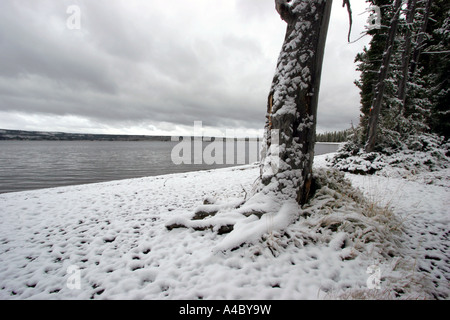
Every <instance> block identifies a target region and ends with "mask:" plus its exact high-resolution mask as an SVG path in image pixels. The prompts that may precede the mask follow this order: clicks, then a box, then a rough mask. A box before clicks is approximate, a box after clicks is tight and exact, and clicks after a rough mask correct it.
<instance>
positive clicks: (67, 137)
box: [0, 129, 262, 142]
mask: <svg viewBox="0 0 450 320" xmlns="http://www.w3.org/2000/svg"><path fill="white" fill-rule="evenodd" d="M178 136H179V137H183V136H182V135H174V136H150V135H126V134H93V133H67V132H47V131H26V130H8V129H0V140H3V141H5V140H11V141H172V137H178ZM189 137H190V138H192V137H191V136H189ZM193 138H194V139H202V140H203V141H208V142H209V141H212V140H215V139H224V137H216V138H215V137H209V136H203V137H193ZM234 139H235V140H246V141H249V140H252V141H254V140H257V141H262V138H260V137H250V138H248V137H245V138H234Z"/></svg>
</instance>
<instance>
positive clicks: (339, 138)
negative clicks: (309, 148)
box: [316, 129, 352, 142]
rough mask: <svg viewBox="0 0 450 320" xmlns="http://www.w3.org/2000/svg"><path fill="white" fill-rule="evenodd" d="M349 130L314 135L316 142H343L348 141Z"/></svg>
mask: <svg viewBox="0 0 450 320" xmlns="http://www.w3.org/2000/svg"><path fill="white" fill-rule="evenodd" d="M351 132H352V130H351V129H346V130H341V131H331V132H324V133H317V134H316V142H345V141H347V140H348V137H349V135H350V133H351Z"/></svg>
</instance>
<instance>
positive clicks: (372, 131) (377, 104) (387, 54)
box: [365, 0, 402, 153]
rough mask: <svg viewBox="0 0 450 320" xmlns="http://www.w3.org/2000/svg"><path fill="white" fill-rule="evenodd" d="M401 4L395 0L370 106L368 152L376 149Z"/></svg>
mask: <svg viewBox="0 0 450 320" xmlns="http://www.w3.org/2000/svg"><path fill="white" fill-rule="evenodd" d="M401 5H402V0H395V4H394V17H393V18H392V23H391V27H390V28H389V34H388V39H387V41H386V46H385V50H384V53H383V62H382V64H381V68H380V71H379V72H378V83H377V86H376V89H375V98H374V99H373V101H372V107H371V108H370V116H369V127H368V130H367V131H368V135H367V142H366V145H365V151H366V152H367V153H369V152H372V151H374V149H375V143H376V141H377V130H378V122H379V118H380V112H381V106H382V103H383V98H384V92H385V87H386V84H385V80H386V78H387V75H388V71H389V64H390V63H391V56H392V52H393V50H394V41H395V35H396V33H397V26H398V21H399V15H400V9H401Z"/></svg>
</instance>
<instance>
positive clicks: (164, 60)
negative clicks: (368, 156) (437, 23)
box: [0, 0, 369, 136]
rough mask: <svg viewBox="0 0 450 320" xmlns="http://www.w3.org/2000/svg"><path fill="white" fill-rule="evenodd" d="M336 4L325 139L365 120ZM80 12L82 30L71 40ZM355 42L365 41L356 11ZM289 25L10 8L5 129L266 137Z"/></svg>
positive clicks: (269, 11)
mask: <svg viewBox="0 0 450 320" xmlns="http://www.w3.org/2000/svg"><path fill="white" fill-rule="evenodd" d="M341 4H342V1H341V0H335V1H334V5H333V11H332V18H331V22H330V27H329V33H328V39H327V47H326V52H325V61H324V68H323V73H322V84H321V91H320V99H319V109H318V127H317V129H318V131H319V132H323V131H332V130H341V129H346V128H348V127H349V126H350V122H351V121H353V123H355V124H357V123H358V119H359V92H358V89H357V88H356V87H355V85H354V84H353V81H354V80H355V79H357V78H358V73H357V72H356V71H355V64H354V58H355V55H356V53H358V52H360V51H361V50H362V48H363V46H364V45H366V44H367V42H368V40H369V39H368V37H366V38H363V39H362V40H360V41H358V42H356V43H353V44H348V43H347V32H348V16H347V11H346V9H343V8H342V7H341ZM71 5H76V6H78V7H79V9H80V17H81V19H80V28H79V29H77V28H75V29H71V28H69V27H68V25H67V21H68V19H69V22H70V23H72V24H70V23H69V25H71V26H75V27H77V26H76V24H73V23H74V21H75V22H76V20H73V19H72V18H76V15H73V14H71V13H67V8H68V7H69V6H71ZM352 6H353V18H354V20H355V26H354V29H353V33H352V38H353V39H356V38H358V37H359V35H360V33H361V32H362V31H363V30H364V25H365V22H366V18H367V14H364V15H359V14H360V13H363V12H364V10H365V8H366V4H365V1H363V0H357V1H352ZM285 30H286V24H285V22H284V21H282V20H281V19H280V17H279V15H278V14H277V12H276V11H275V8H274V0H189V1H187V0H170V1H167V0H84V1H82V0H67V1H65V0H1V2H0V63H1V67H0V128H3V129H23V130H41V131H65V132H82V133H119V134H120V133H121V134H158V135H159V134H167V135H178V134H189V133H192V131H193V125H194V121H202V122H203V128H204V129H205V130H206V133H207V134H211V135H221V134H224V133H225V130H226V129H228V130H232V129H234V130H236V132H237V133H238V134H240V135H242V134H245V135H246V136H252V135H255V134H257V133H260V132H261V130H262V128H263V127H264V117H265V111H266V102H267V95H268V92H269V89H270V84H271V81H272V77H273V74H274V71H275V66H276V62H277V58H278V54H279V52H280V49H281V46H282V43H283V39H284V34H285Z"/></svg>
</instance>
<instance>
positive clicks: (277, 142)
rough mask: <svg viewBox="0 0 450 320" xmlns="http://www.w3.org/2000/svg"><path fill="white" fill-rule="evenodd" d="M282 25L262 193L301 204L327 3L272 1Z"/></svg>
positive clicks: (307, 184) (308, 175) (307, 181)
mask: <svg viewBox="0 0 450 320" xmlns="http://www.w3.org/2000/svg"><path fill="white" fill-rule="evenodd" d="M275 5H276V9H277V11H278V13H279V14H280V16H281V18H282V19H283V20H284V21H286V22H287V31H286V36H285V40H284V44H283V47H282V50H281V53H280V56H279V58H278V63H277V69H276V73H275V76H274V78H273V82H272V86H271V89H270V93H269V97H268V102H267V115H266V124H265V138H264V142H263V149H262V150H263V152H262V160H261V182H262V185H263V191H264V192H268V191H269V192H270V191H273V192H277V193H279V194H284V195H285V196H287V197H290V198H295V199H296V201H297V203H299V204H300V205H302V204H304V203H305V202H306V201H307V199H308V196H309V194H310V190H311V184H312V164H313V159H314V144H315V132H316V120H317V104H318V98H319V85H320V76H321V71H322V61H323V54H324V48H325V40H326V35H327V30H328V22H329V19H330V12H331V5H332V0H275Z"/></svg>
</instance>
